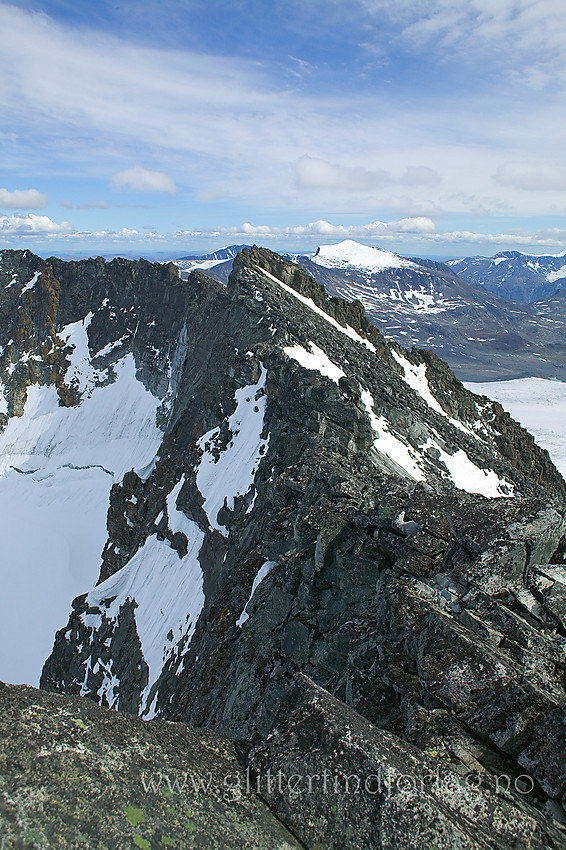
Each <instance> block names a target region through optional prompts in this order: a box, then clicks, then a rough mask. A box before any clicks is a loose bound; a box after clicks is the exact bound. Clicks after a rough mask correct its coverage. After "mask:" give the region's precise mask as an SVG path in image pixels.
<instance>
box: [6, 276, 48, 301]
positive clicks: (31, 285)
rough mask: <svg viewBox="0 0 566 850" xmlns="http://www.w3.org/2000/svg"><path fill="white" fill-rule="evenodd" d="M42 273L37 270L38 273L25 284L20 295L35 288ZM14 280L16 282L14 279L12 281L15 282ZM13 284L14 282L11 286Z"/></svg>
mask: <svg viewBox="0 0 566 850" xmlns="http://www.w3.org/2000/svg"><path fill="white" fill-rule="evenodd" d="M40 275H41V272H36V273H35V274H34V276H33V277H32V279H31V280H30V281H29V283H26V285H25V286H24V288H23V289H22V291H21V293H20V295H23V294H24V292H28V291H29V290H30V289H33V288H34V286H35V284H36V283H37V281H38V279H39V276H40ZM13 282H14V281H12V283H13ZM11 285H12V284H9V286H11ZM6 288H7V287H6Z"/></svg>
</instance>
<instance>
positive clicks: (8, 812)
mask: <svg viewBox="0 0 566 850" xmlns="http://www.w3.org/2000/svg"><path fill="white" fill-rule="evenodd" d="M249 785H250V783H249V781H248V779H247V777H246V774H245V773H244V771H243V770H242V769H241V768H240V766H239V764H238V762H237V760H236V754H235V751H234V747H233V745H232V744H231V743H230V742H229V741H226V740H222V739H221V738H219V737H218V736H217V735H215V734H213V733H212V732H207V731H206V730H198V731H195V730H193V729H191V728H189V727H188V726H185V725H179V724H173V723H166V722H164V721H161V720H154V721H151V722H150V723H144V722H143V721H141V720H139V719H138V718H136V717H132V716H130V715H128V714H123V713H119V712H115V711H109V710H107V709H101V708H99V707H98V706H95V705H94V704H93V703H92V702H91V701H90V700H84V699H80V698H77V697H66V696H61V695H58V694H48V693H45V692H42V691H37V690H35V689H34V688H28V687H24V686H19V687H16V686H11V685H3V684H1V683H0V843H1V846H2V848H12V847H14V848H15V847H26V848H30V849H31V848H33V850H83V848H84V850H87V848H88V850H94V848H96V850H131V848H133V847H137V848H140V850H153V849H154V848H165V847H177V848H192V847H209V848H218V850H220V848H226V850H228V848H234V850H236V848H242V847H250V848H251V847H253V848H257V850H263V848H264V849H265V850H295V848H299V847H301V846H302V845H301V844H299V843H298V842H297V841H296V840H295V838H294V837H293V836H292V834H291V833H290V832H289V831H288V830H286V829H285V827H284V826H282V825H281V824H280V823H279V821H278V820H277V819H276V818H275V817H274V816H273V815H272V814H271V812H270V811H269V809H268V808H267V806H266V805H265V804H264V803H263V802H262V801H261V799H259V797H258V796H257V795H256V794H255V793H253V792H252V791H251V790H249Z"/></svg>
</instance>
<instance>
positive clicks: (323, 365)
mask: <svg viewBox="0 0 566 850" xmlns="http://www.w3.org/2000/svg"><path fill="white" fill-rule="evenodd" d="M308 345H309V348H310V351H307V350H306V348H303V347H302V345H298V344H297V345H287V346H285V347H284V348H283V351H284V352H285V354H286V355H287V357H290V358H291V359H292V360H296V361H297V363H299V364H300V365H301V366H303V367H304V368H305V369H309V370H310V371H311V372H320V374H321V375H324V377H325V378H330V380H331V381H334V383H336V384H337V383H338V381H339V380H340V378H343V377H344V372H343V371H342V369H340V368H338V366H336V365H335V364H334V363H333V362H332V360H330V358H329V357H328V355H327V354H326V352H324V351H323V350H322V349H321V348H319V347H318V346H317V345H315V344H314V342H309V343H308Z"/></svg>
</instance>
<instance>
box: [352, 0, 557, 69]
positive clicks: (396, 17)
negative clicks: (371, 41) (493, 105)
mask: <svg viewBox="0 0 566 850" xmlns="http://www.w3.org/2000/svg"><path fill="white" fill-rule="evenodd" d="M338 2H343V0H338ZM361 2H362V5H363V6H364V7H365V9H366V10H367V11H368V12H369V13H370V15H372V16H374V17H375V18H376V19H377V20H378V21H379V22H380V23H382V21H383V18H384V16H385V17H387V18H389V20H390V21H391V22H393V23H394V24H395V25H397V26H398V27H399V29H400V30H401V31H402V34H403V36H404V37H405V38H408V39H410V40H411V41H413V42H417V43H430V42H433V43H434V44H435V45H438V43H440V44H441V45H442V46H443V48H444V49H449V50H450V51H452V52H453V53H457V54H459V55H462V54H468V55H474V56H475V59H476V62H477V58H478V53H477V52H478V51H482V52H483V53H484V54H485V53H486V52H489V53H490V55H492V56H497V55H499V57H500V58H501V59H503V60H504V61H508V59H509V57H516V58H518V57H521V59H522V63H523V68H524V71H525V73H526V74H527V75H529V74H530V75H531V76H532V75H535V76H536V75H537V71H538V75H539V79H538V80H535V84H536V85H540V82H541V80H540V75H541V74H542V75H544V70H543V69H544V68H545V66H546V67H547V68H548V67H553V66H556V65H557V64H558V65H561V66H562V68H563V67H564V59H565V57H566V42H565V40H564V32H565V31H566V6H565V5H564V3H563V0H427V2H426V3H423V2H422V0H361Z"/></svg>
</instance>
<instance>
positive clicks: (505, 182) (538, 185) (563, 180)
mask: <svg viewBox="0 0 566 850" xmlns="http://www.w3.org/2000/svg"><path fill="white" fill-rule="evenodd" d="M493 179H494V180H495V182H496V183H498V184H499V185H500V186H512V187H513V188H514V189H524V190H526V191H529V192H563V191H564V190H565V189H566V168H560V167H552V166H549V165H528V164H527V163H521V162H511V163H507V164H506V165H502V166H500V167H499V168H498V169H497V171H496V172H495V175H494V178H493Z"/></svg>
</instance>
